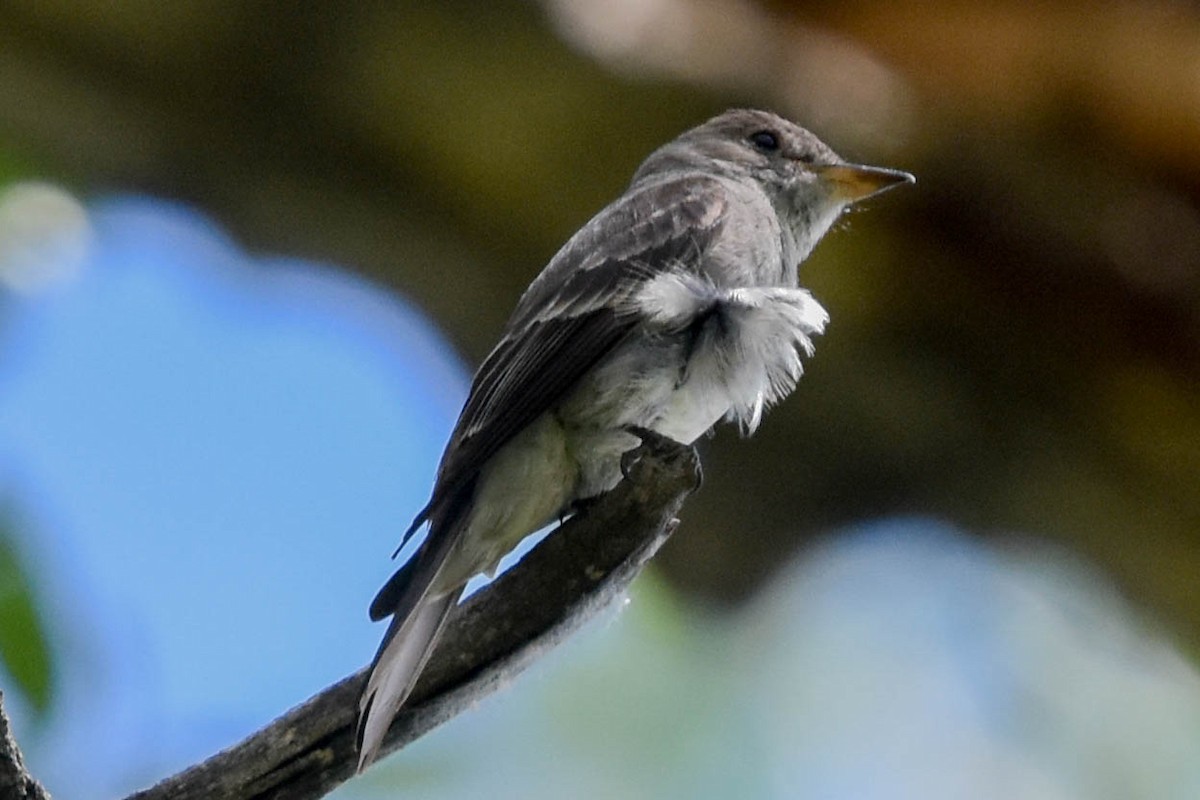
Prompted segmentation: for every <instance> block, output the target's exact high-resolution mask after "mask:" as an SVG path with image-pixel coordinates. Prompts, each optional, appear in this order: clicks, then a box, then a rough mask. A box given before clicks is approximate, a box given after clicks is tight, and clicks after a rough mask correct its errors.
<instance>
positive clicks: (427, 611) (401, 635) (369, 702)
mask: <svg viewBox="0 0 1200 800" xmlns="http://www.w3.org/2000/svg"><path fill="white" fill-rule="evenodd" d="M460 594H461V591H454V592H448V593H446V594H444V595H439V596H437V597H432V598H429V597H427V598H425V599H424V600H423V601H422V602H421V603H420V604H418V605H417V607H416V608H414V609H413V610H412V613H410V614H408V615H407V616H406V617H404V618H403V620H401V619H395V620H393V622H392V627H391V629H390V630H389V631H388V635H387V636H386V637H385V638H384V643H383V645H382V646H381V647H380V648H379V653H378V654H377V655H376V656H375V663H374V664H373V665H372V667H371V676H370V677H369V678H368V679H367V687H366V688H365V689H364V690H363V693H362V698H361V699H360V700H359V716H358V734H357V738H358V771H359V772H360V773H361V772H362V771H363V770H364V769H366V768H367V767H368V766H369V765H370V764H371V762H372V761H374V760H375V757H376V756H377V755H378V754H379V748H380V747H381V746H382V745H383V737H384V736H385V735H386V734H387V731H388V728H389V727H390V726H391V724H392V718H393V717H394V716H395V715H396V712H397V711H399V710H400V706H401V705H402V704H403V703H404V701H405V700H406V699H408V695H409V693H411V692H412V690H413V686H414V685H415V684H416V682H417V676H418V675H420V674H421V670H422V669H424V668H425V662H427V661H428V660H429V656H430V654H431V653H432V652H433V647H434V645H435V644H437V640H438V635H439V634H441V632H442V628H443V627H444V626H445V624H446V618H447V617H448V616H449V614H450V610H451V609H453V608H454V605H455V604H456V603H457V602H458V598H459V595H460Z"/></svg>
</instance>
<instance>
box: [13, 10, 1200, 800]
mask: <svg viewBox="0 0 1200 800" xmlns="http://www.w3.org/2000/svg"><path fill="white" fill-rule="evenodd" d="M730 106H762V107H768V108H772V109H774V110H776V111H778V112H780V113H782V114H784V115H786V116H789V117H791V118H792V119H795V120H797V121H799V122H800V123H801V124H804V125H806V126H807V127H810V128H812V129H813V130H815V131H816V132H818V133H819V135H821V136H822V138H824V139H825V140H826V141H827V142H829V143H830V144H831V145H832V146H833V147H834V148H835V149H836V150H838V151H839V152H840V153H841V154H842V155H843V156H845V157H847V158H849V159H851V160H855V161H862V162H866V163H872V164H878V165H882V166H890V167H896V168H902V169H907V170H910V171H912V172H914V173H915V174H916V175H917V176H918V183H917V186H916V187H915V188H911V189H905V190H904V191H898V192H895V193H892V194H888V195H887V196H886V197H884V198H881V199H879V200H876V201H873V202H872V203H871V204H870V206H871V207H870V208H869V209H867V210H866V212H865V213H855V214H853V215H850V216H848V217H847V218H846V221H845V222H844V223H843V224H841V225H839V226H838V229H837V230H835V231H834V232H833V233H832V234H831V235H830V236H829V237H827V239H826V241H825V242H824V243H823V244H822V245H821V246H820V247H819V248H818V250H817V252H816V253H815V254H814V256H813V257H812V258H811V259H810V260H809V261H808V262H807V263H806V264H805V267H804V269H803V270H802V280H803V282H804V284H805V285H806V286H808V287H809V288H810V289H811V290H812V291H813V292H814V294H816V296H817V297H818V298H819V299H820V300H821V302H822V303H823V305H824V306H825V307H826V308H827V309H828V310H829V312H830V314H831V316H832V319H833V321H832V324H831V325H830V327H829V329H828V331H827V333H826V335H825V336H824V337H823V338H822V339H821V340H820V341H819V342H818V351H817V354H816V356H815V357H814V358H813V359H811V360H810V362H809V364H808V368H807V372H806V376H805V378H804V380H803V381H802V382H801V384H800V387H799V389H798V390H797V391H796V393H795V394H794V395H793V396H792V397H791V398H790V399H789V400H788V401H787V402H786V403H784V404H783V405H782V406H781V407H780V408H778V409H777V410H775V411H774V412H773V413H772V414H771V415H770V416H769V418H768V419H767V421H766V422H765V424H764V425H763V426H762V428H761V429H760V432H759V434H758V435H757V436H756V437H755V438H754V439H752V440H747V441H741V440H739V439H738V437H737V435H736V433H735V432H734V431H732V430H723V431H721V433H720V434H719V435H718V436H717V437H716V438H715V439H714V440H713V441H711V442H708V443H706V444H705V445H704V451H703V457H704V463H705V468H706V476H707V480H706V483H705V485H704V487H703V489H702V490H701V491H700V492H699V493H698V494H697V495H696V496H694V497H693V498H692V499H691V500H690V501H689V502H688V504H687V505H686V507H685V509H684V513H683V525H682V526H681V528H680V530H679V531H678V532H677V533H676V535H675V537H674V539H673V540H672V541H671V542H670V544H669V545H668V547H667V548H666V550H665V552H663V553H662V554H661V555H660V557H659V558H657V559H656V561H655V563H654V565H653V568H652V569H651V570H650V571H649V572H648V573H647V574H646V575H645V576H643V577H642V578H641V579H640V580H639V583H638V585H637V587H636V589H635V590H634V592H633V594H632V596H631V602H629V603H628V604H627V607H626V608H625V609H623V610H613V611H612V612H611V613H610V614H609V615H608V620H607V622H605V623H601V624H597V625H593V626H592V627H591V628H590V629H589V630H587V631H584V632H583V633H581V634H580V635H578V636H577V637H575V638H574V639H573V640H572V641H570V642H569V643H568V644H567V645H565V646H564V647H562V648H560V649H559V650H558V651H556V652H555V653H553V654H551V655H550V656H549V657H548V658H546V659H544V660H543V661H542V662H541V663H540V664H539V665H537V666H536V667H535V668H534V669H533V670H532V672H531V673H530V674H528V675H526V676H523V678H522V679H521V680H519V681H518V682H517V683H516V684H515V685H514V686H512V687H510V688H509V689H507V690H506V691H504V692H502V693H501V694H500V695H498V696H496V697H493V698H491V699H489V700H488V701H486V702H485V703H483V704H482V705H481V706H480V707H479V708H478V709H477V710H475V711H473V712H472V713H469V714H466V715H464V716H463V717H460V718H458V719H456V720H454V721H452V722H451V723H449V724H448V725H446V726H444V727H443V728H441V729H439V730H437V731H436V732H434V733H433V734H431V735H429V736H427V737H426V738H424V739H422V740H421V741H420V742H418V743H417V744H415V745H414V746H413V747H411V748H409V749H407V750H405V751H403V753H401V754H400V755H397V756H395V757H394V758H392V759H390V760H388V761H387V762H385V763H384V764H383V765H381V766H379V767H378V768H376V769H373V770H372V771H371V773H370V774H369V775H367V776H365V777H364V778H361V779H358V780H355V781H352V782H351V783H350V784H348V785H347V786H346V787H345V788H344V789H342V790H341V791H340V792H339V793H338V796H339V797H346V798H372V797H385V796H401V795H402V796H405V797H428V798H468V797H479V796H485V795H486V796H492V797H512V798H518V797H519V798H536V797H547V798H549V797H554V798H558V797H564V796H567V797H583V798H610V797H612V798H662V797H679V798H684V797H687V798H697V797H712V798H727V797H764V798H822V800H824V799H827V798H831V799H835V800H838V799H840V798H846V799H847V800H849V799H850V798H856V799H857V798H880V799H881V800H882V799H885V798H887V799H890V798H916V797H919V798H923V799H925V800H933V799H935V798H962V797H972V798H1013V797H1021V798H1046V799H1047V800H1049V799H1051V798H1053V799H1055V800H1057V799H1058V798H1130V797H1138V798H1181V799H1182V798H1194V797H1197V796H1200V676H1198V674H1197V671H1196V663H1197V658H1198V657H1200V11H1197V9H1196V7H1195V6H1194V5H1193V4H1190V3H1182V2H1169V0H1131V1H1130V2H1106V3H1092V2H1086V3H1085V2H1074V1H1073V0H1059V1H1058V2H1054V1H1053V0H1050V1H1048V2H1036V3H1028V2H1016V1H1015V0H1008V1H1007V2H1006V1H1005V0H1001V2H997V3H989V4H977V3H967V2H962V0H941V1H938V0H935V1H934V2H929V3H923V4H919V5H918V4H914V5H912V6H909V5H908V4H893V3H881V2H840V3H830V2H811V3H787V2H769V1H764V2H753V0H615V1H614V2H585V0H542V2H540V3H537V2H516V0H492V1H490V2H482V1H481V0H476V1H474V2H458V3H453V4H450V3H446V4H442V3H434V2H406V3H383V2H371V1H370V0H368V2H361V3H356V4H353V5H346V4H341V3H333V2H328V0H318V2H311V3H306V4H303V6H300V5H296V4H283V3H256V2H250V3H235V2H230V1H229V0H178V1H177V2H174V3H151V2H145V1H144V0H132V1H130V2H125V3H120V4H100V3H95V4H89V3H81V2H73V1H72V0H49V2H47V1H46V0H42V1H41V2H36V3H35V2H28V1H27V0H26V1H23V0H15V1H14V2H0V665H2V668H0V688H2V689H3V690H4V699H5V705H6V707H7V708H8V709H9V711H10V712H11V713H12V714H13V715H14V725H15V727H16V733H17V735H18V738H19V739H20V741H21V743H22V746H23V747H24V749H25V750H26V754H27V758H28V761H29V762H30V765H31V768H32V770H33V772H34V773H35V774H36V775H38V776H39V777H40V778H42V779H43V780H44V781H45V782H46V784H47V785H48V788H49V789H50V790H51V791H53V792H55V793H56V794H57V796H60V797H64V798H85V799H86V798H106V797H116V796H120V795H122V794H123V793H126V792H128V791H132V790H134V789H136V788H139V787H142V786H145V785H147V784H149V783H151V782H153V781H155V780H157V779H158V778H161V777H163V776H165V775H167V774H169V773H171V772H173V771H176V770H178V769H180V768H182V767H183V766H186V765H187V764H189V763H192V762H193V761H195V760H198V759H200V758H201V757H203V756H205V755H208V754H210V753H211V752H213V751H215V750H216V749H218V748H221V747H224V746H227V745H229V744H231V743H233V742H235V741H236V740H238V739H239V738H240V737H242V736H244V735H245V734H247V733H249V732H250V731H252V730H254V729H256V728H257V727H259V726H261V725H262V724H264V723H265V722H267V721H268V720H269V719H271V718H272V717H273V716H275V715H277V714H278V713H281V712H282V711H284V710H285V709H286V708H288V707H289V706H291V705H293V704H295V703H296V702H299V701H301V700H303V699H304V698H306V697H307V696H309V695H310V694H312V693H314V692H316V691H318V690H319V689H321V688H322V687H323V686H325V685H326V684H328V683H330V682H332V681H334V680H336V679H338V678H340V677H342V676H343V675H345V674H348V673H349V672H351V671H352V670H354V669H357V668H359V667H360V666H362V665H363V664H365V663H366V662H367V661H368V660H369V658H370V656H371V654H372V652H373V649H374V647H375V644H376V642H377V639H378V637H379V636H380V635H381V633H382V630H381V629H380V628H379V627H377V626H372V625H370V624H369V623H368V622H367V620H366V614H365V608H366V604H367V602H368V601H369V599H370V597H371V596H372V594H373V592H374V590H375V589H376V588H377V586H378V585H379V583H380V582H381V581H382V580H383V579H384V578H385V577H386V575H387V574H389V572H390V569H391V567H392V565H391V563H390V562H389V561H388V558H387V556H388V554H389V552H390V551H391V549H392V547H393V546H394V545H395V543H396V541H397V539H398V536H399V534H400V532H401V531H403V529H404V528H405V527H406V526H407V524H408V521H409V520H410V519H411V517H412V515H413V514H414V513H415V512H416V511H417V510H418V509H419V508H420V507H421V505H422V504H423V503H424V500H425V499H426V496H427V492H428V490H429V487H430V484H431V481H432V475H433V471H434V468H435V466H436V460H437V457H438V455H439V454H440V450H441V447H442V445H443V443H444V441H445V438H446V436H447V434H448V432H449V429H450V427H451V425H452V424H453V421H454V418H455V416H456V414H457V411H458V408H459V405H460V404H461V402H462V400H463V398H464V396H465V392H466V387H467V385H468V383H469V378H470V373H471V370H472V368H473V366H474V365H475V364H477V363H478V362H479V360H480V359H481V358H482V357H483V356H484V355H485V354H486V352H487V350H488V348H489V346H490V345H491V344H492V343H493V341H494V340H495V337H496V336H497V334H498V331H499V329H500V327H501V326H502V324H503V322H504V320H505V318H506V316H507V314H508V312H509V310H510V309H511V308H512V306H513V304H514V303H515V301H516V298H517V297H518V295H519V293H520V291H521V290H522V289H523V287H524V286H525V285H526V284H527V283H528V281H529V280H530V279H531V278H532V277H533V276H534V275H535V274H536V273H537V271H538V270H539V269H540V268H541V267H542V266H543V265H544V264H545V263H546V261H547V260H548V259H549V257H550V256H551V255H552V254H553V253H554V251H555V250H556V249H557V247H558V246H559V245H560V244H561V243H562V242H563V241H564V240H565V239H566V237H567V236H569V235H570V234H571V233H572V232H573V231H574V230H575V229H576V228H577V227H578V226H579V225H581V224H582V223H583V222H584V221H585V220H586V219H587V218H588V217H589V216H590V215H591V214H592V213H594V212H595V211H596V210H598V209H599V208H600V207H601V206H602V205H604V204H605V203H606V202H608V201H609V200H611V199H612V198H613V197H615V196H616V195H617V194H619V193H620V192H621V191H622V189H623V188H624V185H625V183H626V181H627V180H628V178H629V176H630V175H631V174H632V172H633V170H634V169H635V168H636V166H637V164H638V163H639V161H640V160H641V158H643V157H644V156H645V155H646V154H647V153H648V152H649V151H650V150H651V149H653V148H654V147H656V146H657V145H659V144H661V143H662V142H664V141H666V140H667V139H669V138H671V137H673V136H675V135H676V134H678V133H679V132H680V131H682V130H683V129H685V128H687V127H690V126H692V125H694V124H697V123H698V122H700V121H703V120H704V119H706V118H707V117H708V116H711V115H712V114H715V113H718V112H719V111H721V110H723V109H725V108H727V107H730Z"/></svg>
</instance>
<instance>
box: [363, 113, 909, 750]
mask: <svg viewBox="0 0 1200 800" xmlns="http://www.w3.org/2000/svg"><path fill="white" fill-rule="evenodd" d="M914 180H915V179H914V178H913V176H912V175H910V174H909V173H907V172H903V171H900V170H894V169H885V168H881V167H873V166H865V165H861V164H853V163H848V162H847V161H845V160H844V159H842V158H841V157H840V156H838V155H837V154H836V153H835V152H834V151H833V150H832V149H830V147H829V146H827V145H826V144H825V143H824V142H822V141H821V140H820V139H818V138H817V136H815V135H814V134H813V133H811V132H809V131H808V130H806V129H804V128H802V127H800V126H799V125H797V124H795V123H793V122H790V121H788V120H787V119H784V118H783V117H781V116H778V115H777V114H775V113H772V112H769V111H762V110H756V109H732V110H729V111H726V112H725V113H723V114H720V115H718V116H716V117H714V118H712V119H710V120H708V121H707V122H704V123H703V124H701V125H699V126H697V127H694V128H692V129H690V130H688V131H686V132H684V133H683V134H681V135H679V136H678V137H677V138H675V139H674V140H672V141H670V142H668V143H667V144H665V145H663V146H662V147H659V148H658V149H657V150H654V151H653V152H652V153H651V154H650V155H649V156H648V157H647V158H646V159H645V161H643V162H642V164H641V166H640V167H639V168H638V169H637V170H636V172H635V173H634V175H633V178H632V180H631V182H630V183H629V185H628V188H627V189H626V190H625V192H624V193H623V194H621V196H620V197H618V198H617V199H616V200H615V201H613V202H612V203H610V204H609V205H608V206H607V207H605V208H604V209H602V210H601V211H600V212H599V213H597V214H596V215H595V216H594V217H593V218H592V219H591V220H590V221H589V222H587V223H586V224H585V225H584V226H583V227H582V228H580V229H579V230H578V231H577V232H576V233H575V234H574V235H573V236H571V237H570V239H569V240H568V241H567V242H566V243H565V244H564V245H563V246H562V248H561V249H560V250H559V251H558V252H557V253H556V254H555V255H554V257H553V258H551V259H550V262H549V263H548V264H547V265H546V267H545V268H544V269H543V270H542V272H541V273H540V274H539V275H538V276H537V277H536V278H535V279H534V280H533V282H532V283H531V284H530V285H529V287H528V289H526V291H525V292H524V294H523V295H522V296H521V298H520V300H519V301H518V302H517V305H516V308H515V310H514V311H513V313H512V316H511V317H510V319H509V320H508V323H507V324H506V326H505V327H504V330H503V333H502V335H501V336H500V339H499V342H498V343H497V344H496V346H495V347H494V348H493V349H492V351H491V352H490V354H489V355H488V356H487V357H486V358H485V359H484V361H483V363H482V365H481V366H480V367H479V369H478V371H477V372H476V373H475V376H474V379H473V381H472V383H471V387H470V391H469V393H468V396H467V399H466V402H465V404H464V406H463V408H462V412H461V414H460V415H459V417H458V421H457V423H456V424H455V427H454V429H453V432H452V433H451V435H450V439H449V442H448V444H447V445H446V449H445V451H444V453H443V455H442V459H441V462H440V464H439V466H438V470H437V477H436V480H435V484H434V487H433V491H432V494H431V496H430V499H429V502H428V503H427V504H426V505H425V507H424V508H423V509H421V511H420V513H418V514H417V516H416V518H415V519H414V520H413V523H412V525H411V526H410V527H409V529H408V530H407V531H406V532H405V534H404V537H403V539H402V541H401V547H403V546H404V543H406V542H407V541H408V540H409V538H410V537H412V536H413V535H414V534H415V533H416V531H417V530H419V529H420V528H421V526H423V525H424V524H426V523H428V526H429V530H428V533H427V535H426V537H425V539H424V540H423V541H422V543H421V545H420V547H419V548H418V549H417V550H416V551H415V553H414V554H413V555H412V557H411V558H410V559H409V560H408V561H407V562H406V563H405V564H404V565H403V566H401V567H400V568H399V569H398V570H397V571H396V573H395V574H394V575H393V576H392V577H391V578H390V579H389V580H388V581H387V582H386V583H385V585H384V586H383V588H382V589H380V591H379V593H378V594H377V595H376V597H375V599H374V600H373V601H372V603H371V605H370V617H371V619H372V620H375V621H379V620H382V619H385V618H387V617H391V623H390V625H389V626H388V629H387V632H386V634H385V635H384V638H383V640H382V642H381V644H380V645H379V649H378V651H377V652H376V655H375V658H374V660H373V662H372V664H371V668H370V673H369V677H368V679H367V682H366V684H365V688H364V689H363V691H362V694H361V698H360V701H359V720H358V726H357V732H356V745H357V750H358V753H359V761H358V772H360V773H361V772H362V771H363V770H365V769H366V768H367V766H368V765H370V764H371V763H372V762H373V761H374V760H375V759H376V757H377V756H378V753H379V750H380V748H381V746H382V744H383V740H384V736H385V734H386V733H387V730H388V728H389V726H390V724H391V722H392V720H393V718H394V717H395V715H396V714H397V712H398V711H399V709H400V708H401V706H402V705H403V704H404V702H405V700H406V699H407V698H408V696H409V693H410V692H411V691H412V689H413V686H414V684H415V683H416V680H417V678H418V676H419V675H420V673H421V671H422V669H423V668H424V666H425V664H426V662H427V660H428V658H429V656H430V654H431V652H432V651H433V648H434V646H435V644H436V643H437V640H438V637H439V634H440V633H441V632H442V629H443V627H444V625H445V623H446V620H447V617H448V615H449V614H450V612H451V610H452V609H453V608H454V606H455V605H456V604H457V603H458V601H459V599H460V597H461V595H462V593H463V588H464V586H465V585H466V583H467V581H468V580H470V579H471V578H472V577H474V576H475V575H477V574H481V573H487V574H493V573H494V571H495V569H496V567H497V565H498V563H499V561H500V559H501V558H502V557H503V556H505V555H506V554H507V553H508V552H509V551H510V550H512V549H513V548H514V547H515V546H516V545H517V544H518V543H520V541H521V540H522V539H524V538H525V537H526V536H528V535H529V534H531V533H533V532H535V531H537V530H539V529H541V528H542V527H544V526H546V525H548V524H549V523H551V522H552V521H554V520H555V519H562V518H564V517H566V516H569V515H570V514H572V513H574V512H575V511H576V510H577V509H580V508H582V507H584V506H586V504H587V502H588V501H589V500H592V499H594V498H596V497H598V496H599V495H601V494H603V493H604V492H607V491H609V490H610V489H612V488H613V487H614V486H615V485H616V484H617V483H618V482H619V481H620V480H621V477H622V456H623V455H625V454H626V453H628V452H629V451H631V450H633V449H634V448H635V446H636V445H637V444H638V439H639V436H643V435H647V434H653V435H657V436H661V437H665V438H667V439H671V440H674V441H676V442H679V443H681V444H684V445H689V444H692V443H693V442H695V441H696V440H697V439H699V438H700V437H701V436H703V435H705V434H706V433H708V432H709V431H710V430H711V429H713V428H714V426H716V425H717V423H718V422H721V421H722V420H724V421H728V422H731V423H734V424H736V425H737V426H738V427H739V428H740V430H741V432H742V433H743V434H744V435H749V434H750V433H753V432H754V430H755V429H756V428H757V427H758V426H759V423H760V421H761V420H762V416H763V413H764V411H765V410H766V409H768V408H769V407H770V406H772V405H774V404H775V403H777V402H778V401H780V400H781V399H783V398H784V397H785V396H786V395H787V394H789V393H790V392H791V391H792V389H793V388H794V387H795V385H796V382H797V380H799V378H800V375H801V372H802V368H803V365H802V358H803V357H805V356H810V355H811V354H812V352H813V337H814V336H817V335H819V334H822V333H823V332H824V329H825V325H826V323H827V322H828V319H829V317H828V314H827V313H826V311H825V309H824V308H822V307H821V305H820V304H819V303H818V302H817V300H816V299H815V298H814V297H813V296H812V295H811V294H810V293H809V292H808V291H806V290H805V289H802V288H801V287H800V285H799V266H800V263H801V262H803V261H804V260H805V259H806V258H807V257H808V255H809V253H811V252H812V250H813V248H814V247H815V246H816V244H817V242H818V241H819V240H820V239H821V237H822V236H824V235H825V233H826V232H827V231H828V230H829V229H830V227H831V226H832V225H833V224H834V223H835V222H836V221H837V220H838V218H839V217H840V216H841V215H842V213H843V212H844V211H845V210H846V209H847V208H849V207H850V206H851V205H853V204H854V203H857V202H859V201H862V200H864V199H866V198H868V197H872V196H874V195H876V194H878V193H880V192H882V191H885V190H887V189H890V188H893V187H895V186H899V185H902V184H905V183H912V182H914ZM398 552H399V548H398V549H397V553H398Z"/></svg>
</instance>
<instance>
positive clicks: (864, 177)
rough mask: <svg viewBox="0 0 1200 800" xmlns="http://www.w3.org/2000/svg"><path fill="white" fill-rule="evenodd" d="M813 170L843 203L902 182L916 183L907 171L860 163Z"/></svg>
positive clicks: (872, 195) (833, 165)
mask: <svg viewBox="0 0 1200 800" xmlns="http://www.w3.org/2000/svg"><path fill="white" fill-rule="evenodd" d="M813 171H814V172H816V173H817V175H819V176H820V178H821V180H822V181H823V182H824V183H825V184H826V185H827V186H829V188H830V190H831V191H832V192H833V196H834V197H836V198H837V199H838V200H841V201H842V202H845V203H857V202H858V201H859V200H865V199H867V198H868V197H874V196H875V195H877V194H879V193H880V192H886V191H887V190H888V189H891V188H893V187H895V186H899V185H901V184H903V183H916V182H917V179H916V178H914V177H913V176H912V175H910V174H909V173H907V172H903V171H901V170H898V169H884V168H883V167H867V166H863V165H862V164H830V165H828V166H822V167H815V168H813Z"/></svg>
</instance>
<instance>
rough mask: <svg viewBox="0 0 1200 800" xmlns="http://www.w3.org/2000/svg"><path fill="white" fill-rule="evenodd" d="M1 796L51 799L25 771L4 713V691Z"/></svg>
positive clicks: (0, 709)
mask: <svg viewBox="0 0 1200 800" xmlns="http://www.w3.org/2000/svg"><path fill="white" fill-rule="evenodd" d="M0 797H3V798H4V800H10V798H11V800H50V793H49V792H47V791H46V790H45V789H43V788H42V785H41V784H40V783H38V782H37V781H35V780H34V779H33V776H32V775H30V774H29V773H28V772H26V771H25V762H24V760H23V759H22V758H21V750H20V748H18V747H17V740H16V739H14V738H13V735H12V731H11V730H10V729H9V724H8V716H7V715H6V714H5V713H4V692H0Z"/></svg>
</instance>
